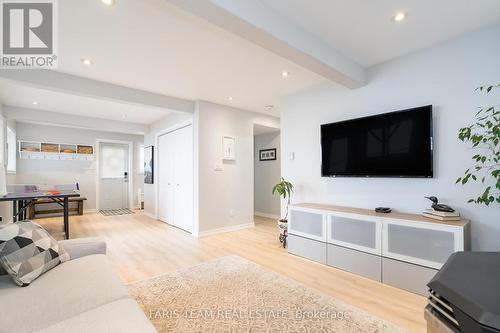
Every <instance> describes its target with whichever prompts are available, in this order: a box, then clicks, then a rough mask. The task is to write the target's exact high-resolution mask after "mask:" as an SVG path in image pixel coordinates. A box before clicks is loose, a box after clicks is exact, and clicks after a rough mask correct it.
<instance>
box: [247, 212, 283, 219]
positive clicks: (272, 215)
mask: <svg viewBox="0 0 500 333" xmlns="http://www.w3.org/2000/svg"><path fill="white" fill-rule="evenodd" d="M253 214H254V215H256V216H260V217H267V218H268V219H275V220H279V219H280V216H279V215H274V214H268V213H263V212H257V211H255V212H254V213H253Z"/></svg>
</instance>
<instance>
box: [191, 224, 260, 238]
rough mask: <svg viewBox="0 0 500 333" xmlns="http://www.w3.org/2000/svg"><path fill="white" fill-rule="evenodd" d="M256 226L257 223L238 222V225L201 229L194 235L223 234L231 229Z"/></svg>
mask: <svg viewBox="0 0 500 333" xmlns="http://www.w3.org/2000/svg"><path fill="white" fill-rule="evenodd" d="M253 227H255V223H254V222H251V223H243V224H237V225H230V226H227V227H222V228H216V229H210V230H205V231H200V232H199V233H198V235H195V234H194V233H193V236H194V237H197V238H201V237H206V236H212V235H216V234H222V233H224V232H230V231H236V230H241V229H246V228H253Z"/></svg>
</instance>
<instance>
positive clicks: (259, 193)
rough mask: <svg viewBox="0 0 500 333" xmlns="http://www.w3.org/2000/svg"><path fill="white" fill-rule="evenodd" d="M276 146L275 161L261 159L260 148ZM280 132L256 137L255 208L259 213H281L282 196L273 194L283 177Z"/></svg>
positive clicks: (276, 214) (275, 214) (274, 214)
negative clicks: (274, 187)
mask: <svg viewBox="0 0 500 333" xmlns="http://www.w3.org/2000/svg"><path fill="white" fill-rule="evenodd" d="M272 148H276V153H277V156H276V160H275V161H260V160H259V150H262V149H272ZM280 151H281V148H280V132H279V131H277V132H272V133H265V134H260V135H256V136H255V137H254V209H255V212H256V214H257V215H259V214H264V215H272V216H279V215H280V197H279V196H278V195H273V194H272V189H273V186H274V185H275V184H276V183H278V182H279V181H280V177H281V154H280Z"/></svg>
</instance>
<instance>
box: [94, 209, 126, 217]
mask: <svg viewBox="0 0 500 333" xmlns="http://www.w3.org/2000/svg"><path fill="white" fill-rule="evenodd" d="M99 212H100V213H101V214H102V215H104V216H116V215H129V214H134V212H133V211H131V210H130V209H128V208H121V209H105V210H100V211H99Z"/></svg>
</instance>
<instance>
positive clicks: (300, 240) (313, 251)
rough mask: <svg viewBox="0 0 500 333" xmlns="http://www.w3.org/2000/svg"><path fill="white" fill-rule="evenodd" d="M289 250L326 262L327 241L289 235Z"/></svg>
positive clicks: (292, 252)
mask: <svg viewBox="0 0 500 333" xmlns="http://www.w3.org/2000/svg"><path fill="white" fill-rule="evenodd" d="M287 243H288V252H289V253H291V254H295V255H297V256H301V257H304V258H307V259H311V260H314V261H317V262H320V263H322V264H326V243H323V242H319V241H316V240H313V239H307V238H304V237H300V236H295V235H288V239H287Z"/></svg>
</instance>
